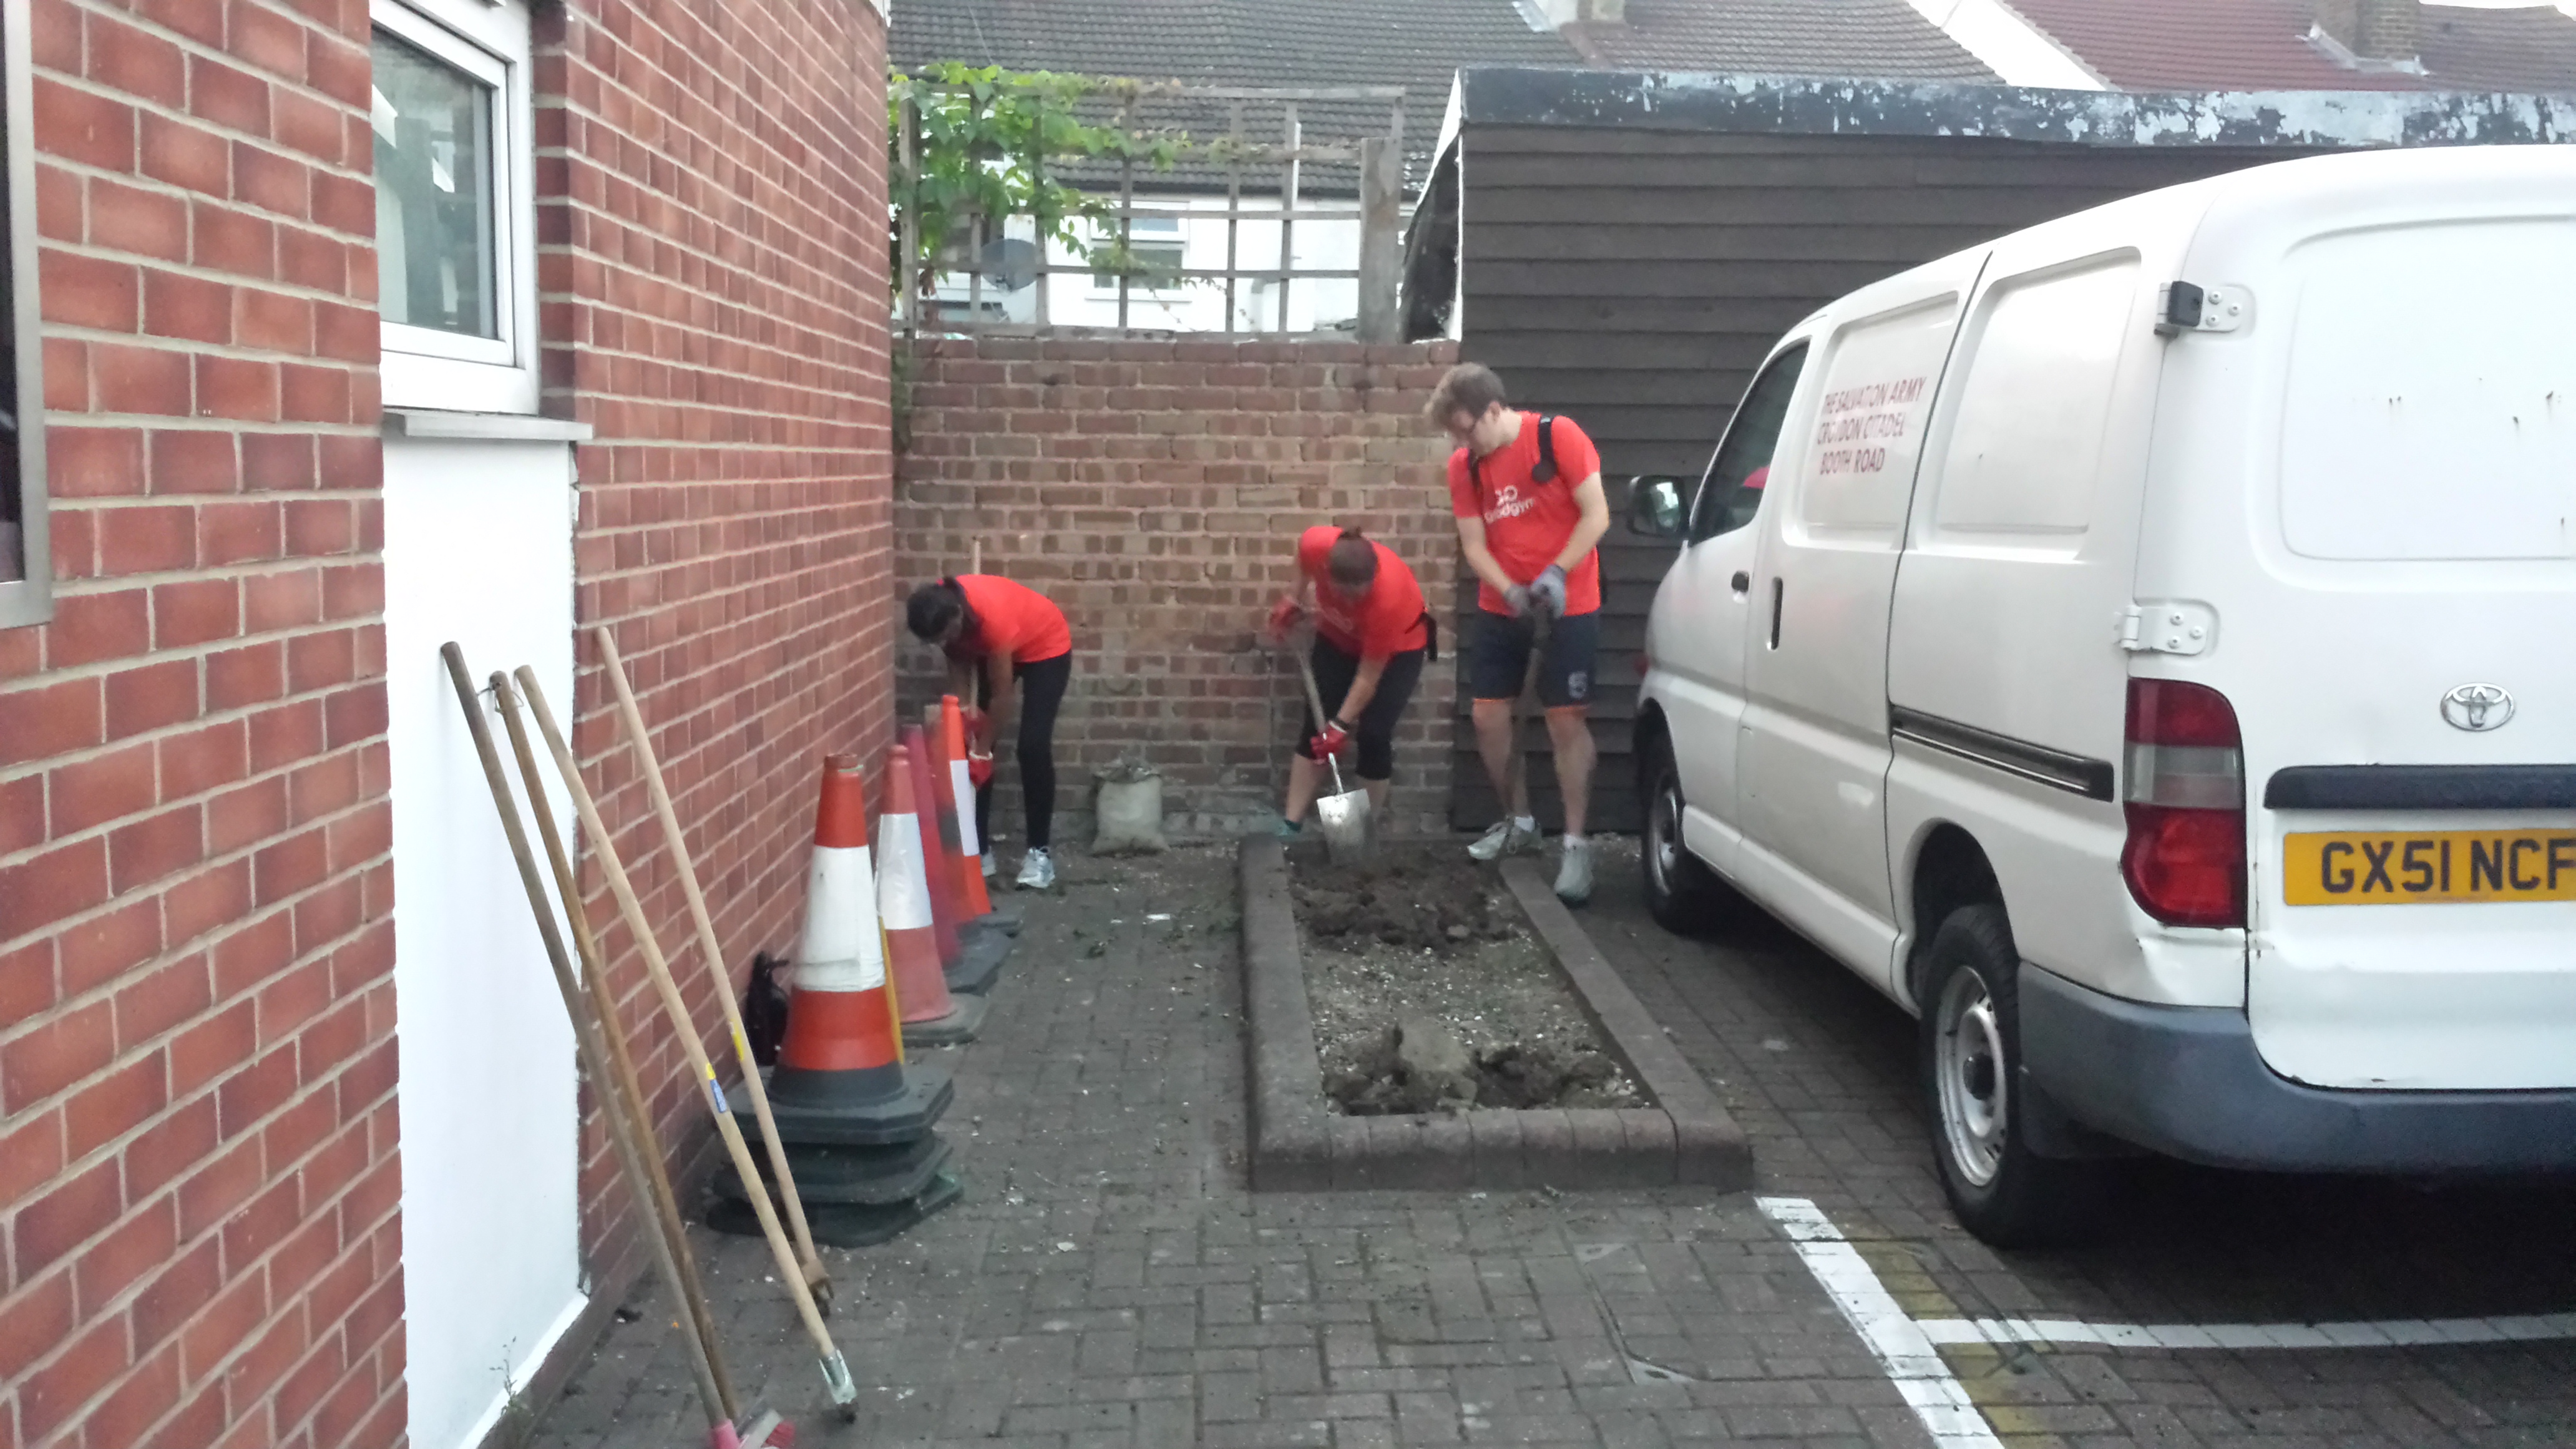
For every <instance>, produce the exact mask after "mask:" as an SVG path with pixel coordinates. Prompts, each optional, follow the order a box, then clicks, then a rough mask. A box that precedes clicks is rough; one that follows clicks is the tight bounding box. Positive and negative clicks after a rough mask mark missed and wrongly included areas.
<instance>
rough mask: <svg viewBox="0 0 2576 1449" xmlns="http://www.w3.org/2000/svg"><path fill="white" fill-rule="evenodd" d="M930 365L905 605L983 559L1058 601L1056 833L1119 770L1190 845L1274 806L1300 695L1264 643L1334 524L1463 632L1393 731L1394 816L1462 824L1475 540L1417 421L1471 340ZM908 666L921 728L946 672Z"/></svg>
mask: <svg viewBox="0 0 2576 1449" xmlns="http://www.w3.org/2000/svg"><path fill="white" fill-rule="evenodd" d="M913 358H914V376H913V379H912V386H911V388H910V392H909V406H910V413H909V417H908V420H907V432H908V435H909V444H908V447H907V449H906V451H905V453H904V455H903V458H902V461H901V475H900V476H901V482H900V486H899V488H898V491H897V496H896V501H895V530H896V562H895V569H896V575H897V578H896V592H897V595H898V601H899V600H900V596H901V595H902V594H904V593H908V592H909V591H910V590H911V589H912V587H913V586H914V585H915V584H918V583H920V582H921V581H922V580H924V579H928V578H935V577H937V576H938V575H940V574H943V573H953V572H957V571H960V570H962V569H964V568H965V567H966V566H967V562H968V558H969V546H970V543H971V542H972V541H974V540H978V539H980V540H981V541H982V543H983V547H984V568H985V571H986V572H988V573H999V574H1008V575H1009V576H1011V577H1012V578H1015V579H1017V580H1019V581H1020V582H1022V583H1025V584H1027V585H1029V586H1030V587H1032V588H1035V589H1037V590H1039V591H1040V592H1042V593H1044V594H1046V595H1047V596H1048V597H1050V598H1052V599H1054V600H1055V601H1056V603H1057V604H1059V605H1060V606H1062V607H1063V609H1064V611H1065V616H1066V618H1067V619H1068V620H1069V621H1070V622H1071V624H1072V626H1073V647H1074V683H1073V688H1072V691H1071V693H1070V694H1069V695H1068V696H1067V698H1066V702H1065V707H1064V714H1063V717H1062V720H1061V722H1060V723H1059V725H1058V728H1057V731H1056V739H1057V761H1058V765H1057V769H1058V775H1059V785H1058V799H1057V809H1058V812H1059V820H1060V822H1062V824H1061V826H1060V828H1059V831H1058V834H1059V835H1060V836H1062V837H1063V838H1065V839H1066V840H1067V841H1069V842H1070V841H1079V840H1083V839H1086V838H1087V833H1088V832H1087V828H1086V824H1085V822H1086V821H1087V819H1088V815H1089V811H1090V807H1091V777H1092V772H1093V770H1095V769H1097V768H1099V767H1102V766H1106V765H1108V764H1110V763H1112V762H1114V761H1117V760H1120V759H1142V760H1144V761H1146V762H1148V763H1150V764H1152V765H1153V766H1154V767H1155V768H1156V769H1157V770H1159V771H1160V772H1161V773H1162V774H1163V776H1164V777H1165V778H1164V787H1163V788H1164V811H1165V817H1166V825H1167V827H1168V828H1169V829H1170V830H1172V831H1173V832H1174V833H1176V834H1181V835H1206V834H1215V833H1220V832H1226V831H1232V830H1237V829H1241V828H1243V827H1244V826H1245V825H1247V824H1250V823H1252V822H1254V821H1255V820H1257V819H1259V818H1261V817H1263V816H1264V815H1265V813H1275V812H1276V811H1277V809H1278V806H1279V793H1280V790H1281V789H1282V788H1283V786H1284V784H1285V782H1286V778H1287V776H1286V759H1287V749H1288V746H1289V743H1290V741H1291V738H1292V736H1293V735H1294V733H1295V731H1296V727H1297V705H1296V700H1297V698H1298V696H1299V695H1300V694H1302V692H1303V689H1302V686H1301V685H1300V684H1299V683H1298V682H1297V676H1296V672H1295V670H1294V668H1293V667H1292V666H1291V665H1290V663H1289V661H1288V660H1287V659H1286V658H1285V657H1284V656H1281V655H1279V654H1276V653H1274V652H1271V651H1267V650H1263V649H1261V648H1259V647H1258V644H1257V641H1256V638H1255V632H1256V629H1257V627H1258V625H1259V623H1260V620H1261V616H1262V615H1263V614H1264V613H1266V612H1267V611H1268V608H1269V605H1270V602H1271V600H1273V599H1274V598H1276V597H1277V596H1278V595H1279V594H1280V593H1281V592H1282V591H1284V590H1286V589H1289V588H1292V587H1293V586H1294V585H1295V583H1296V566H1295V560H1294V551H1295V545H1296V536H1297V534H1298V532H1299V531H1300V530H1302V529H1304V528H1307V527H1309V526H1311V525H1313V524H1317V523H1325V522H1341V523H1350V524H1357V525H1359V526H1361V527H1364V528H1366V529H1368V530H1369V532H1370V533H1371V534H1372V535H1373V536H1375V537H1377V538H1378V539H1380V540H1381V541H1382V542H1384V543H1385V544H1386V545H1387V546H1388V547H1390V548H1392V549H1394V550H1395V551H1396V552H1397V553H1398V554H1399V555H1401V556H1402V557H1403V558H1404V560H1405V562H1407V563H1408V564H1411V565H1412V566H1413V570H1414V572H1415V574H1416V575H1417V576H1419V577H1420V578H1421V580H1422V588H1423V594H1424V596H1425V598H1426V599H1427V601H1428V602H1429V603H1430V605H1431V608H1432V611H1433V613H1434V614H1435V615H1436V616H1437V617H1439V618H1440V619H1441V620H1442V636H1443V637H1442V643H1443V651H1442V655H1441V662H1440V663H1439V664H1437V665H1434V666H1432V667H1431V668H1429V669H1427V670H1425V671H1424V674H1423V680H1422V687H1421V689H1420V691H1419V692H1418V693H1417V694H1416V695H1415V696H1414V703H1413V706H1412V708H1411V709H1410V710H1409V711H1408V712H1407V714H1406V717H1405V724H1404V725H1403V727H1402V729H1401V731H1400V732H1399V733H1398V735H1397V737H1396V751H1397V753H1396V784H1395V795H1394V798H1393V800H1392V802H1391V804H1392V809H1391V814H1392V815H1393V816H1394V817H1395V824H1396V827H1397V828H1398V829H1400V830H1403V831H1406V832H1408V833H1430V832H1433V831H1437V830H1442V829H1445V828H1446V823H1447V822H1446V813H1447V810H1448V802H1449V771H1450V763H1449V722H1448V721H1449V713H1450V710H1451V708H1452V705H1453V702H1454V698H1455V687H1454V676H1453V673H1452V669H1451V658H1452V656H1451V655H1450V654H1449V653H1448V651H1447V646H1448V645H1449V644H1450V643H1452V642H1454V641H1453V640H1452V639H1451V637H1450V631H1449V629H1448V620H1449V619H1450V617H1451V613H1452V611H1451V609H1450V605H1449V601H1450V598H1451V595H1452V591H1453V584H1454V581H1455V578H1456V575H1457V562H1456V560H1457V533H1456V531H1455V526H1454V525H1453V524H1452V523H1451V522H1450V519H1449V502H1448V492H1447V484H1446V482H1445V473H1444V464H1445V460H1446V459H1447V457H1448V454H1449V445H1448V443H1447V442H1446V441H1445V440H1444V439H1442V438H1441V436H1440V435H1439V434H1438V433H1437V432H1435V431H1433V430H1432V429H1431V428H1430V427H1429V425H1428V424H1426V423H1425V422H1424V421H1423V420H1422V405H1423V403H1424V402H1425V401H1426V400H1427V399H1428V398H1429V396H1430V393H1431V388H1432V387H1433V385H1434V384H1436V383H1437V382H1438V381H1439V380H1440V374H1441V373H1442V372H1443V371H1444V370H1445V369H1446V367H1447V365H1448V364H1449V363H1450V362H1453V361H1455V360H1456V349H1455V345H1454V344H1451V343H1445V342H1444V343H1427V344H1422V345H1418V346H1409V347H1362V346H1359V345H1357V344H1355V343H1348V342H1315V341H1291V340H1279V341H1267V342H1263V341H1244V342H1228V341H1226V340H1224V339H1222V338H1211V339H1205V340H1192V341H1101V340H1093V339H1083V338H1061V339H1047V340H1027V339H1001V338H995V339H988V340H984V341H981V342H976V341H965V340H942V341H924V342H922V343H920V344H918V345H917V346H916V347H915V349H914V351H913ZM900 668H901V670H902V685H901V692H902V695H903V699H904V703H905V705H906V707H907V709H912V710H917V709H918V707H919V704H920V702H921V701H922V700H923V699H924V698H927V697H932V694H933V690H934V689H935V688H936V684H935V681H936V680H937V678H938V677H939V672H938V658H937V656H936V654H935V653H934V652H933V651H930V650H928V649H926V648H922V647H920V646H918V645H916V644H915V643H914V642H913V641H912V640H911V638H910V636H909V635H906V636H905V638H904V640H903V649H902V654H901V663H900ZM1004 754H1005V756H1006V758H1005V759H1004V760H1002V761H1001V762H1000V764H1001V772H1002V773H1001V781H1002V786H1003V788H1002V790H1001V792H1000V794H999V796H998V797H997V799H996V801H995V805H996V810H995V818H994V825H995V828H996V833H997V834H999V835H1001V837H1002V840H1003V843H1004V846H1005V848H1006V851H1008V850H1014V849H1016V847H1017V845H1018V843H1019V840H1018V836H1017V835H1016V827H1015V825H1014V824H1013V823H1012V822H1013V821H1015V819H1016V817H1017V816H1018V814H1019V810H1018V801H1019V795H1018V783H1017V779H1016V775H1017V771H1016V769H1015V768H1014V767H1013V766H1012V765H1011V764H1010V763H1009V761H1008V759H1007V751H1005V752H1004ZM1010 858H1014V859H1015V858H1016V856H1012V857H1010Z"/></svg>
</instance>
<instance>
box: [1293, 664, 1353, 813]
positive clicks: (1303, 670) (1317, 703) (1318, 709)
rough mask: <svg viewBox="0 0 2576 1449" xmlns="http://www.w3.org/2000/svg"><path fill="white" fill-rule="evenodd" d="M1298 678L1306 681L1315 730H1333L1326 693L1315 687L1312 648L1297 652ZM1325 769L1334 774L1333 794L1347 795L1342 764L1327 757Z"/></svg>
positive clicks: (1307, 697) (1307, 701)
mask: <svg viewBox="0 0 2576 1449" xmlns="http://www.w3.org/2000/svg"><path fill="white" fill-rule="evenodd" d="M1297 677H1298V678H1300V679H1302V680H1304V681H1306V706H1307V708H1309V709H1312V710H1313V711H1314V712H1315V728H1317V729H1319V730H1322V729H1331V728H1332V722H1331V720H1330V719H1328V718H1327V717H1326V716H1325V714H1324V692H1323V691H1322V690H1319V689H1317V688H1316V687H1315V660H1314V656H1313V652H1312V649H1311V646H1310V647H1309V648H1307V649H1300V650H1298V651H1297ZM1324 767H1325V768H1326V769H1329V770H1331V771H1332V772H1333V793H1334V794H1336V795H1340V794H1344V793H1346V792H1345V791H1344V790H1343V789H1342V762H1341V761H1340V760H1339V759H1338V758H1335V757H1331V756H1327V757H1326V758H1325V761H1324Z"/></svg>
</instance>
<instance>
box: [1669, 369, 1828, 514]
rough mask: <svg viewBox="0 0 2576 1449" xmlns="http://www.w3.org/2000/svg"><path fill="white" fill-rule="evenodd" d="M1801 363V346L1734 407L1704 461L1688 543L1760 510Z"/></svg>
mask: <svg viewBox="0 0 2576 1449" xmlns="http://www.w3.org/2000/svg"><path fill="white" fill-rule="evenodd" d="M1806 363H1807V344H1805V343H1803V342H1801V343H1799V344H1798V345H1797V346H1795V347H1792V348H1790V349H1789V350H1788V351H1786V352H1783V353H1781V354H1780V355H1779V356H1778V357H1775V358H1773V359H1771V365H1770V366H1768V367H1766V368H1764V369H1762V374H1761V376H1759V377H1756V378H1755V379H1753V386H1751V387H1749V388H1746V389H1745V390H1744V401H1742V402H1740V403H1738V404H1736V406H1735V417H1734V420H1733V421H1731V422H1729V423H1728V424H1727V426H1726V438H1725V440H1724V441H1722V442H1720V443H1719V444H1718V445H1717V453H1716V455H1715V456H1714V457H1712V458H1710V459H1709V462H1708V473H1707V475H1706V476H1704V477H1702V478H1701V479H1700V482H1699V497H1698V498H1697V499H1696V500H1695V502H1694V506H1693V508H1692V510H1691V523H1690V541H1691V542H1693V543H1705V542H1707V541H1708V540H1710V539H1712V538H1715V537H1717V536H1718V535H1719V534H1721V533H1732V532H1734V531H1735V530H1737V529H1739V528H1742V527H1743V526H1744V525H1746V524H1748V523H1751V522H1752V521H1753V515H1754V514H1755V513H1757V512H1760V511H1761V508H1762V485H1763V484H1764V483H1766V482H1768V481H1770V479H1769V474H1770V471H1771V454H1772V451H1773V450H1774V449H1776V448H1777V447H1778V446H1779V444H1780V428H1781V425H1782V424H1784V423H1786V422H1787V421H1788V420H1789V395H1790V394H1791V393H1793V392H1796V391H1797V390H1798V372H1799V370H1800V369H1801V368H1803V367H1805V366H1806Z"/></svg>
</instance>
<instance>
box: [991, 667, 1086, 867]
mask: <svg viewBox="0 0 2576 1449" xmlns="http://www.w3.org/2000/svg"><path fill="white" fill-rule="evenodd" d="M1011 677H1012V678H1014V679H1016V680H1018V681H1019V682H1020V793H1021V795H1022V797H1023V798H1024V799H1025V800H1026V801H1027V802H1028V816H1029V849H1031V850H1044V849H1046V848H1047V840H1048V837H1049V833H1050V832H1051V831H1052V830H1053V828H1054V825H1055V712H1056V710H1057V709H1058V708H1060V707H1061V706H1062V705H1063V704H1064V690H1065V686H1066V685H1068V684H1071V683H1072V682H1073V656H1072V655H1071V654H1059V655H1057V656H1056V657H1054V658H1053V659H1041V660H1039V661H1037V662H1036V663H1035V664H1014V665H1012V666H1011ZM992 681H993V677H992V676H991V675H989V674H986V673H984V672H983V671H982V670H981V669H978V670H976V671H975V703H976V705H977V706H978V707H980V708H984V709H990V708H992V707H993V682H992ZM975 836H976V839H977V841H978V842H979V843H980V844H981V845H982V846H983V848H984V849H985V850H987V851H989V850H991V849H992V848H993V787H992V786H991V785H986V786H985V787H984V788H983V789H981V790H978V791H976V792H975Z"/></svg>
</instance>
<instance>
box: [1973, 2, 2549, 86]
mask: <svg viewBox="0 0 2576 1449" xmlns="http://www.w3.org/2000/svg"><path fill="white" fill-rule="evenodd" d="M2011 4H2012V7H2013V9H2014V10H2016V11H2018V12H2019V13H2020V14H2021V17H2022V18H2023V19H2025V20H2027V21H2029V22H2030V23H2031V24H2032V25H2034V26H2037V27H2038V28H2039V29H2040V30H2042V31H2044V32H2046V33H2047V34H2048V36H2049V37H2050V38H2052V39H2054V40H2055V41H2056V42H2057V43H2058V44H2059V45H2061V46H2063V47H2065V48H2066V49H2067V50H2069V51H2071V52H2073V53H2074V55H2075V56H2076V58H2077V59H2079V60H2081V61H2082V62H2084V64H2086V65H2088V66H2090V67H2092V69H2093V71H2094V73H2095V74H2097V75H2099V76H2101V77H2102V78H2103V79H2104V80H2106V81H2108V82H2110V83H2111V84H2112V85H2114V86H2117V87H2119V88H2120V89H2122V90H2131V91H2245V90H2300V91H2325V90H2335V91H2390V90H2427V89H2430V90H2445V91H2516V92H2568V91H2576V20H2571V19H2569V18H2568V17H2567V16H2565V15H2563V14H2561V13H2560V12H2559V11H2558V10H2557V9H2556V8H2555V7H2553V6H2546V5H2536V6H2529V7H2526V8H2522V9H2516V10H2482V9H2472V8H2470V7H2467V6H2461V5H2426V6H2424V7H2423V9H2422V19H2421V22H2420V29H2419V32H2418V34H2419V44H2420V49H2421V53H2422V60H2423V65H2424V73H2423V74H2421V75H2418V74H2414V73H2412V72H2409V71H2401V70H2390V69H2384V68H2373V69H2361V68H2357V67H2353V66H2349V65H2346V64H2343V63H2342V62H2340V61H2338V60H2336V59H2335V58H2334V57H2333V56H2331V55H2329V54H2327V52H2326V51H2325V50H2324V49H2322V48H2320V47H2319V46H2317V45H2316V44H2314V43H2312V42H2311V41H2310V40H2309V39H2308V31H2309V28H2310V26H2311V25H2312V24H2313V23H2314V20H2315V13H2316V4H2315V0H2011Z"/></svg>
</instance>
